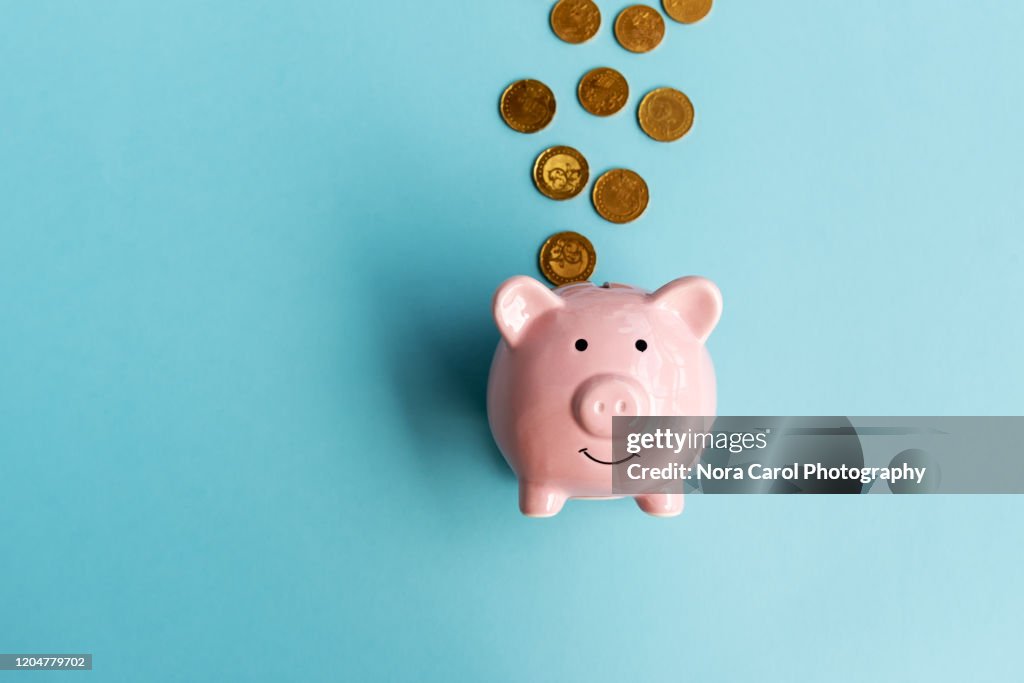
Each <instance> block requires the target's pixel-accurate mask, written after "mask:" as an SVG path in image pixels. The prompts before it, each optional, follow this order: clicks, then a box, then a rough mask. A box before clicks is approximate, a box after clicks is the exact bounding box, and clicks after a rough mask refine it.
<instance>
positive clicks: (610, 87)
mask: <svg viewBox="0 0 1024 683" xmlns="http://www.w3.org/2000/svg"><path fill="white" fill-rule="evenodd" d="M576 95H577V96H578V97H579V98H580V104H581V105H583V108H584V109H586V110H587V111H589V112H590V113H591V114H593V115H594V116H611V115H612V114H614V113H616V112H618V111H619V110H620V109H622V108H623V107H625V106H626V100H628V99H629V83H627V82H626V78H625V77H624V76H623V75H622V74H620V73H619V72H618V71H616V70H615V69H609V68H608V67H604V66H602V67H598V68H596V69H594V70H592V71H589V72H587V74H585V75H584V76H583V78H581V79H580V85H579V87H578V88H577V89H576Z"/></svg>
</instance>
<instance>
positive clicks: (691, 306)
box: [651, 277, 722, 344]
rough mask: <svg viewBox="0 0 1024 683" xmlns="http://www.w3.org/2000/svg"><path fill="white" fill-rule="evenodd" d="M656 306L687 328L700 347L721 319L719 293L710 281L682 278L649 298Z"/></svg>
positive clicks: (697, 278) (698, 278)
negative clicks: (672, 313)
mask: <svg viewBox="0 0 1024 683" xmlns="http://www.w3.org/2000/svg"><path fill="white" fill-rule="evenodd" d="M651 298H652V299H653V300H654V303H655V305H657V306H660V307H661V308H665V309H668V310H671V311H674V312H675V313H676V315H678V316H679V317H680V318H682V319H683V321H684V322H685V323H686V324H687V325H689V326H690V329H691V330H693V333H694V334H695V335H697V339H699V340H700V342H701V343H702V344H703V343H704V341H705V340H706V339H707V338H708V337H709V336H710V335H711V331H712V330H713V329H715V325H717V324H718V319H719V318H721V317H722V293H721V292H719V291H718V287H716V286H715V283H714V282H712V281H711V280H705V279H704V278H702V277H681V278H679V279H678V280H673V281H672V282H670V283H668V284H667V285H665V286H664V287H662V288H661V289H659V290H658V291H656V292H655V293H654V294H652V295H651Z"/></svg>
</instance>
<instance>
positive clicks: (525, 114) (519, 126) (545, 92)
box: [501, 78, 555, 133]
mask: <svg viewBox="0 0 1024 683" xmlns="http://www.w3.org/2000/svg"><path fill="white" fill-rule="evenodd" d="M501 118H503V119H505V123H507V124H508V125H509V128H511V129H512V130H517V131H519V132H520V133H536V132H537V131H538V130H541V129H543V128H545V127H546V126H547V125H548V124H549V123H551V119H553V118H555V95H554V93H552V92H551V88H549V87H548V86H546V85H544V84H543V83H541V82H540V81H535V80H533V79H530V78H525V79H523V80H521V81H516V82H515V83H513V84H512V85H510V86H508V87H507V88H505V92H503V93H502V94H501Z"/></svg>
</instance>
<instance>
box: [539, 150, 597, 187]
mask: <svg viewBox="0 0 1024 683" xmlns="http://www.w3.org/2000/svg"><path fill="white" fill-rule="evenodd" d="M589 180H590V166H589V165H588V164H587V160H586V159H585V158H584V157H583V155H582V154H580V153H579V152H578V151H577V150H575V149H573V148H572V147H564V146H558V147H551V148H550V149H546V150H544V151H543V152H541V153H540V156H538V157H537V161H536V163H534V165H533V182H534V184H535V185H536V186H537V189H538V190H540V191H541V193H543V194H544V195H545V196H547V197H551V198H552V199H571V198H572V197H575V196H576V195H578V194H579V193H580V192H583V188H585V187H586V186H587V181H589Z"/></svg>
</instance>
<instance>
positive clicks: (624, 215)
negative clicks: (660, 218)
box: [593, 168, 650, 223]
mask: <svg viewBox="0 0 1024 683" xmlns="http://www.w3.org/2000/svg"><path fill="white" fill-rule="evenodd" d="M593 199H594V208H595V209H597V212H598V213H599V214H601V217H602V218H604V219H605V220H606V221H611V222H612V223H629V222H630V221H633V220H636V219H637V218H639V217H640V215H641V214H643V212H644V211H645V210H646V209H647V202H648V200H649V199H650V195H649V194H648V192H647V183H646V182H644V179H643V178H641V177H640V176H639V175H638V174H637V173H634V172H633V171H630V170H628V169H625V168H616V169H613V170H611V171H608V172H607V173H605V174H604V175H602V176H601V177H600V178H598V179H597V181H596V182H595V183H594V195H593Z"/></svg>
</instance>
